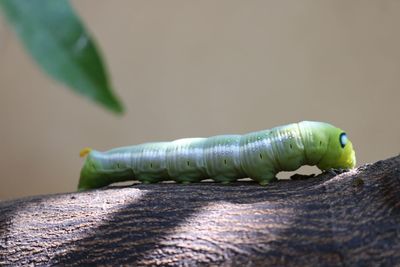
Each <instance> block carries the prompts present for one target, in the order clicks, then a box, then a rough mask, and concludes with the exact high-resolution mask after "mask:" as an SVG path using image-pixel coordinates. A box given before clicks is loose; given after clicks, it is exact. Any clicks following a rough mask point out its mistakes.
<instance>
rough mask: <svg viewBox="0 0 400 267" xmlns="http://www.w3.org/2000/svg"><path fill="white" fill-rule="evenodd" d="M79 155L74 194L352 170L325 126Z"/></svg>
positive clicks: (334, 132)
mask: <svg viewBox="0 0 400 267" xmlns="http://www.w3.org/2000/svg"><path fill="white" fill-rule="evenodd" d="M85 155H88V156H87V158H86V161H85V163H84V165H83V168H82V171H81V177H80V181H79V185H78V189H79V190H85V189H90V188H97V187H102V186H106V185H109V184H111V183H114V182H119V181H126V180H139V181H141V182H144V183H155V182H160V181H165V180H174V181H177V182H181V183H191V182H199V181H201V180H204V179H210V178H211V179H212V180H214V181H217V182H222V183H229V182H232V181H235V180H237V179H239V178H244V177H250V178H251V179H253V180H255V181H257V182H259V183H260V184H261V185H266V184H268V183H269V182H270V181H272V180H274V179H275V175H276V173H278V172H280V171H294V170H296V169H298V168H299V167H300V166H302V165H316V166H317V167H318V168H319V169H321V170H327V169H331V168H333V169H338V168H342V169H349V168H353V167H354V166H355V164H356V158H355V152H354V150H353V145H352V143H351V142H350V140H348V138H347V135H346V133H344V132H343V131H342V130H341V129H339V128H336V127H334V126H332V125H330V124H328V123H323V122H312V121H303V122H299V123H292V124H288V125H285V126H281V127H276V128H273V129H270V130H263V131H258V132H253V133H248V134H244V135H219V136H212V137H209V138H185V139H178V140H175V141H172V142H157V143H145V144H140V145H135V146H130V147H121V148H115V149H112V150H109V151H107V152H99V151H95V150H91V149H89V148H85V149H83V150H82V151H81V156H85Z"/></svg>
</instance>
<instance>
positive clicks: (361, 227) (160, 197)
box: [0, 155, 400, 266]
mask: <svg viewBox="0 0 400 267" xmlns="http://www.w3.org/2000/svg"><path fill="white" fill-rule="evenodd" d="M120 264H128V265H136V266H142V265H143V266H151V265H163V266H165V265H174V266H175V265H178V266H193V265H194V266H209V265H215V266H271V265H273V266H306V265H308V266H378V265H379V266H395V265H400V155H399V156H397V157H393V158H390V159H387V160H384V161H379V162H376V163H374V164H370V165H365V166H362V167H360V168H358V169H356V170H352V171H350V172H346V173H342V174H339V175H335V174H332V173H324V174H321V175H319V176H316V177H313V178H309V179H304V180H294V181H278V182H274V183H272V184H270V185H268V186H265V187H262V186H259V185H258V184H256V183H254V182H250V181H249V182H239V183H234V184H230V185H222V184H216V183H198V184H190V185H181V184H174V183H164V184H150V185H145V184H136V185H134V186H130V187H121V186H119V187H116V186H114V187H108V188H104V189H100V190H93V191H87V192H80V193H68V194H58V195H47V196H35V197H29V198H24V199H18V200H12V201H7V202H0V265H2V266H3V265H6V266H7V265H63V266H64V265H68V266H74V265H76V266H81V265H120Z"/></svg>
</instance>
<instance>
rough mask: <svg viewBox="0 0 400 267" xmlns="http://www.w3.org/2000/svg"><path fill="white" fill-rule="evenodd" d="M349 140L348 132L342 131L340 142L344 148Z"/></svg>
mask: <svg viewBox="0 0 400 267" xmlns="http://www.w3.org/2000/svg"><path fill="white" fill-rule="evenodd" d="M347 141H348V139H347V134H346V133H341V134H340V135H339V143H340V146H341V147H342V148H344V147H345V146H346V144H347Z"/></svg>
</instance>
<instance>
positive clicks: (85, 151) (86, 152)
mask: <svg viewBox="0 0 400 267" xmlns="http://www.w3.org/2000/svg"><path fill="white" fill-rule="evenodd" d="M90 151H92V149H91V148H90V147H85V148H84V149H82V150H81V151H80V152H79V156H80V157H81V158H83V157H85V156H87V154H89V153H90Z"/></svg>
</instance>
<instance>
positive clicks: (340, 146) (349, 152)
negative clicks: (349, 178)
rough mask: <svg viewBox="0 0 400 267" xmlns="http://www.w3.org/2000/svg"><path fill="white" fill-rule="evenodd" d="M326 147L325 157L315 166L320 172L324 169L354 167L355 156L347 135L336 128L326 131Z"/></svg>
mask: <svg viewBox="0 0 400 267" xmlns="http://www.w3.org/2000/svg"><path fill="white" fill-rule="evenodd" d="M328 138H329V142H328V147H327V150H326V153H325V155H324V156H323V157H322V159H321V161H320V162H319V163H318V164H317V166H318V168H320V169H321V170H326V169H331V168H333V169H351V168H354V167H355V166H356V156H355V152H354V149H353V144H352V143H351V142H350V140H349V139H348V138H347V134H346V133H345V132H344V131H343V130H341V129H339V128H336V127H333V128H331V129H329V131H328Z"/></svg>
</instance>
